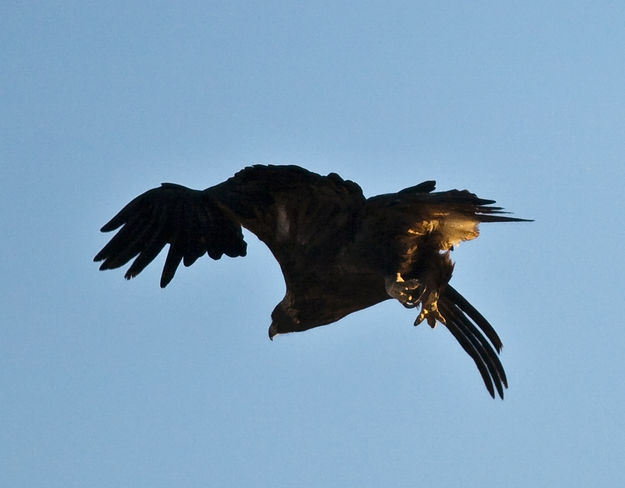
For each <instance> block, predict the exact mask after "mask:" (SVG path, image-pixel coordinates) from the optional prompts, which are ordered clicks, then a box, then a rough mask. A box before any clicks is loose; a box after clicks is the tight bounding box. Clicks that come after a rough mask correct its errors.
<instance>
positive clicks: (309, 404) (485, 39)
mask: <svg viewBox="0 0 625 488" xmlns="http://www.w3.org/2000/svg"><path fill="white" fill-rule="evenodd" d="M624 21H625V6H624V4H623V3H622V2H576V1H573V2H570V1H569V2H444V1H443V2H441V1H436V2H398V1H385V2H366V3H365V4H362V3H360V2H336V1H334V2H306V3H304V2H272V1H264V2H236V1H228V2H153V3H150V4H148V3H138V2H108V3H106V4H102V3H99V2H82V1H81V2H70V1H67V2H40V3H31V4H28V5H25V4H19V3H17V2H3V3H2V5H1V6H0V63H1V65H2V66H3V68H2V70H1V72H0V97H1V105H2V107H3V108H2V111H1V114H0V124H1V125H0V133H1V134H2V137H0V162H1V164H2V174H3V182H4V186H3V190H2V192H0V205H1V208H2V209H3V211H2V214H1V217H0V218H1V219H2V227H3V229H4V230H5V232H4V236H3V239H2V241H1V244H0V246H1V253H0V272H1V274H2V277H3V279H2V282H1V284H0V296H2V301H3V306H2V308H1V311H0V321H1V323H2V326H1V328H0V396H1V397H2V399H1V401H0V484H1V485H2V486H29V487H46V488H50V487H74V486H75V487H84V486H90V487H111V486H134V487H142V486H150V487H160V486H188V487H195V486H197V487H199V486H259V487H264V486H272V487H276V486H295V485H297V486H302V487H309V486H310V487H312V486H341V487H348V486H358V487H368V486H371V487H374V486H398V487H400V486H419V485H421V486H438V487H448V486H450V487H451V486H465V487H478V486H480V487H481V486H487V485H488V484H491V483H492V484H493V485H497V486H506V487H508V486H510V487H516V486H519V487H525V486H535V487H542V486H545V487H551V486H589V485H592V486H614V483H615V480H617V479H620V478H621V476H622V465H623V460H624V459H625V434H624V432H625V415H624V414H623V411H622V406H623V405H624V404H625V391H624V388H623V377H624V373H625V359H624V358H623V353H622V352H623V350H624V348H625V328H624V327H623V316H622V312H621V308H622V304H623V298H622V290H623V284H622V274H623V268H624V259H623V254H622V253H621V252H619V250H618V249H619V246H620V244H621V243H622V241H623V228H624V227H623V214H624V211H625V203H624V198H623V195H622V188H623V183H624V182H625V165H624V164H623V162H624V161H625V90H624V88H623V87H625V63H624V62H623V61H624V59H625V31H624V30H623V22H624ZM250 163H275V164H290V163H296V164H300V165H302V166H305V167H307V168H308V169H311V170H313V171H317V172H320V173H328V172H330V171H335V172H338V173H339V174H341V175H342V176H343V177H345V178H350V179H354V180H355V181H357V182H358V183H359V184H360V185H361V186H362V187H363V190H364V192H365V194H366V195H368V196H370V195H374V194H378V193H385V192H391V191H396V190H399V189H401V188H403V187H406V186H411V185H413V184H415V183H417V182H420V181H423V180H426V179H436V180H437V181H438V188H439V189H449V188H468V189H470V190H472V191H474V192H476V193H477V194H478V195H480V196H483V197H485V198H494V199H496V200H497V201H498V203H500V204H501V205H503V206H504V207H506V208H507V209H509V210H511V211H513V212H515V215H518V216H521V217H527V218H533V219H535V222H534V223H531V224H493V225H483V226H482V234H481V236H480V238H479V239H477V240H476V241H472V242H469V243H465V244H463V245H461V246H460V247H459V248H458V249H457V250H456V251H455V252H454V256H453V258H454V260H455V261H456V268H455V273H454V277H453V281H452V282H453V284H454V286H455V287H456V288H457V289H459V290H460V291H461V293H463V294H464V295H465V296H466V297H467V298H468V299H469V300H470V301H471V302H472V303H473V304H474V305H475V306H476V307H477V308H478V309H479V310H480V311H481V312H482V313H483V314H484V315H486V317H487V318H488V319H489V320H490V321H491V322H492V323H493V324H494V326H495V327H496V329H497V330H498V332H499V334H500V335H501V337H502V339H503V342H504V349H503V353H502V361H503V363H504V366H505V367H506V371H507V373H508V377H509V380H510V389H509V390H507V392H506V398H505V400H504V401H503V402H502V401H493V400H492V399H491V398H490V397H489V396H488V394H487V393H486V391H485V390H484V388H483V385H482V382H481V379H480V377H479V374H478V373H477V370H476V369H475V367H474V365H473V363H472V361H471V359H470V358H469V357H468V356H466V355H465V353H464V352H463V351H462V349H461V348H460V346H458V344H457V343H456V342H455V341H454V339H453V337H452V336H451V335H450V334H449V333H448V332H447V331H446V330H445V329H444V328H443V327H437V328H436V329H435V330H431V329H430V328H429V327H425V326H421V327H418V328H416V329H415V328H413V327H412V322H413V320H414V312H412V311H409V310H406V309H404V308H403V307H401V306H400V305H399V304H398V303H393V302H390V301H388V302H386V303H383V304H381V305H378V306H376V307H374V308H371V309H368V310H365V311H362V312H358V313H356V314H353V315H351V316H349V317H347V318H345V319H343V320H342V321H340V322H339V323H338V324H335V325H332V326H328V327H322V328H318V329H315V330H312V331H309V332H305V333H301V334H292V335H289V336H284V337H278V338H277V339H276V340H275V341H273V342H270V341H269V340H268V339H267V335H266V334H267V327H268V325H269V314H270V312H271V310H272V309H273V307H274V305H275V304H276V303H277V302H278V301H279V300H280V299H281V298H282V295H283V293H284V284H283V281H282V277H281V274H280V271H279V268H278V265H277V263H275V261H274V260H273V258H272V257H271V255H270V253H269V251H268V250H267V248H266V247H265V246H264V245H263V244H262V243H260V242H259V241H258V240H257V239H256V238H255V237H254V236H253V235H250V234H249V233H248V234H247V241H248V244H249V248H248V249H249V252H248V256H247V257H246V258H244V259H222V260H220V261H211V260H210V259H208V258H203V259H201V260H199V261H198V262H197V263H196V264H195V265H194V266H192V267H191V268H188V269H186V268H185V269H181V270H180V271H179V272H178V273H177V275H176V278H175V279H174V281H173V282H172V283H171V284H170V286H169V287H167V288H166V289H165V290H161V289H160V288H159V287H158V278H159V275H160V268H161V266H162V263H163V260H164V257H163V256H160V257H159V258H158V259H157V260H156V261H155V262H154V263H153V264H152V265H151V266H150V267H149V268H148V269H146V270H145V271H144V273H142V274H141V275H140V277H138V278H137V279H135V280H132V281H131V282H126V281H125V280H123V278H122V275H123V273H122V272H121V271H114V272H106V273H101V272H99V271H98V270H97V266H96V265H95V264H94V263H92V262H91V259H92V257H93V256H94V255H95V253H96V252H97V251H98V250H99V249H100V248H101V247H102V245H104V243H105V242H106V240H107V236H105V235H101V234H100V233H99V232H98V229H99V228H100V226H101V225H102V224H104V223H105V222H106V221H107V220H108V219H109V218H110V217H111V216H112V215H113V214H114V213H115V212H117V210H119V209H120V208H121V206H122V205H124V204H125V203H126V202H127V201H129V200H130V199H131V198H132V197H134V196H135V195H137V194H139V193H141V192H143V191H145V190H147V189H149V188H151V187H154V186H156V185H158V184H159V183H161V182H163V181H172V182H177V183H180V184H184V185H187V186H190V187H194V188H204V187H207V186H211V185H213V184H215V183H218V182H220V181H222V180H224V179H226V178H227V177H229V176H231V175H232V174H233V173H234V172H236V171H237V170H238V169H240V168H242V167H243V166H245V165H247V164H250Z"/></svg>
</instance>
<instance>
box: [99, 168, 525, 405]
mask: <svg viewBox="0 0 625 488" xmlns="http://www.w3.org/2000/svg"><path fill="white" fill-rule="evenodd" d="M434 188H435V183H434V182H433V181H426V182H423V183H421V184H418V185H415V186H413V187H410V188H406V189H404V190H402V191H400V192H397V193H390V194H384V195H378V196H374V197H371V198H365V197H364V195H363V192H362V190H361V188H360V186H358V185H357V184H356V183H354V182H352V181H349V180H343V179H342V178H341V177H340V176H338V175H337V174H335V173H330V174H328V175H327V176H321V175H318V174H316V173H313V172H310V171H308V170H306V169H304V168H301V167H299V166H273V165H269V166H263V165H255V166H251V167H247V168H245V169H243V170H241V171H239V172H238V173H236V174H235V175H234V176H233V177H232V178H229V179H228V180H226V181H224V182H223V183H220V184H217V185H215V186H212V187H210V188H207V189H206V190H202V191H200V190H192V189H189V188H186V187H184V186H181V185H176V184H172V183H163V184H162V185H161V186H160V187H158V188H154V189H152V190H149V191H147V192H145V193H143V194H142V195H140V196H138V197H136V198H135V199H134V200H132V201H131V202H130V203H129V204H128V205H126V206H125V207H124V208H123V209H122V210H121V211H120V212H119V213H118V214H117V215H116V216H115V217H113V218H112V219H111V220H110V221H109V222H108V223H107V224H105V225H104V226H103V227H102V231H103V232H108V231H111V230H115V229H117V228H119V227H121V229H120V230H119V231H118V232H117V234H116V235H115V236H114V237H113V238H112V239H111V240H110V241H109V243H108V244H106V245H105V246H104V248H103V249H102V250H101V251H100V252H99V253H98V254H97V255H96V257H95V259H94V260H95V261H102V264H101V266H100V269H102V270H104V269H112V268H118V267H120V266H123V265H125V264H126V263H128V262H129V261H131V260H133V259H134V261H133V262H132V264H131V265H130V267H129V269H128V270H127V272H126V274H125V277H126V278H128V279H129V278H132V277H134V276H136V275H137V274H139V273H140V272H141V271H142V270H143V269H144V268H145V267H146V266H147V265H148V264H149V263H150V262H151V261H152V260H153V259H154V258H155V257H156V256H157V255H158V254H159V253H160V251H161V250H162V249H163V247H165V245H166V244H169V251H168V254H167V258H166V261H165V265H164V268H163V273H162V275H161V287H165V286H166V285H167V284H168V283H169V282H170V281H171V279H172V278H173V276H174V273H175V271H176V269H177V268H178V265H179V264H180V262H183V263H184V265H185V266H190V265H191V264H193V263H194V262H195V260H196V259H198V258H199V257H201V256H202V255H204V254H208V255H209V257H211V258H213V259H219V258H220V257H221V256H222V255H224V254H225V255H227V256H229V257H238V256H245V254H246V243H245V241H244V239H243V232H242V228H245V229H247V230H249V231H250V232H252V233H254V234H255V235H256V236H257V237H258V238H259V239H260V240H261V241H263V242H264V243H265V244H266V245H267V246H268V247H269V249H270V250H271V252H272V253H273V255H274V257H275V258H276V260H277V261H278V263H279V264H280V267H281V270H282V274H283V276H284V280H285V283H286V294H285V296H284V298H283V299H282V301H281V302H280V303H279V304H278V305H277V306H276V307H275V308H274V310H273V312H272V314H271V319H272V321H271V325H270V327H269V337H270V338H273V337H274V336H275V335H276V334H284V333H288V332H297V331H304V330H307V329H310V328H313V327H318V326H321V325H326V324H330V323H333V322H336V321H337V320H339V319H341V318H342V317H344V316H346V315H348V314H350V313H352V312H355V311H358V310H362V309H365V308H368V307H371V306H373V305H375V304H377V303H379V302H382V301H384V300H388V299H396V300H398V301H399V302H400V303H402V305H404V306H405V307H407V308H415V307H417V306H420V307H421V311H420V313H419V315H418V316H417V318H416V321H415V325H417V324H418V323H420V322H421V321H423V320H426V321H427V322H428V324H429V325H431V326H432V327H433V326H434V325H435V324H436V323H437V322H440V323H443V324H444V325H445V326H446V327H447V328H448V329H449V330H450V332H451V333H452V334H453V335H454V337H456V339H457V340H458V342H459V343H460V345H461V346H462V347H463V348H464V349H465V351H467V353H468V354H469V355H470V356H471V357H472V358H473V360H474V361H475V363H476V365H477V367H478V370H479V372H480V374H481V376H482V379H483V380H484V383H485V385H486V387H487V389H488V391H489V392H490V394H491V395H492V396H494V394H495V390H497V393H498V394H499V396H500V397H502V398H503V388H504V387H507V380H506V376H505V373H504V370H503V367H502V365H501V362H500V361H499V358H498V356H497V353H496V352H495V350H496V351H497V352H499V350H500V349H501V341H500V339H499V337H498V335H497V333H496V332H495V331H494V329H493V328H492V327H491V325H490V324H489V323H488V321H486V319H485V318H484V317H483V316H482V315H481V314H480V313H479V312H478V311H477V310H476V309H475V308H474V307H472V306H471V305H470V304H469V302H468V301H467V300H465V299H464V298H463V297H462V296H461V295H460V294H459V293H458V292H457V291H456V290H455V289H454V288H452V287H451V285H449V280H450V279H451V275H452V271H453V263H452V261H451V259H450V255H449V253H450V250H452V249H453V246H455V245H457V244H458V243H460V242H462V241H466V240H470V239H474V238H475V237H477V235H478V224H479V223H481V222H510V221H520V220H522V219H517V218H513V217H509V216H506V215H503V212H502V211H501V208H500V207H494V206H492V204H493V203H494V201H492V200H483V199H480V198H478V197H477V196H475V195H474V194H472V193H470V192H468V191H466V190H462V191H459V190H451V191H447V192H434Z"/></svg>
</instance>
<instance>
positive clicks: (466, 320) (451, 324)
mask: <svg viewBox="0 0 625 488" xmlns="http://www.w3.org/2000/svg"><path fill="white" fill-rule="evenodd" d="M438 309H439V311H440V313H441V315H442V316H443V317H444V318H445V327H447V329H449V331H450V332H451V333H452V335H453V336H454V337H455V338H456V340H457V341H458V342H459V343H460V345H461V346H462V348H463V349H464V350H465V351H466V352H467V354H468V355H469V356H471V358H472V359H473V361H475V364H476V366H477V369H478V371H479V372H480V375H481V376H482V380H484V384H485V385H486V389H487V390H488V391H489V393H490V395H491V396H492V397H494V396H495V391H494V389H493V385H494V387H495V389H496V390H497V393H498V394H499V397H500V398H503V389H504V387H505V388H507V387H508V380H507V378H506V373H505V371H504V369H503V366H502V364H501V361H500V360H499V356H498V355H497V353H498V352H500V351H501V347H502V343H501V339H499V336H498V335H497V332H495V329H493V327H492V326H491V325H490V324H489V323H488V321H487V320H486V319H485V318H484V316H483V315H482V314H481V313H479V312H478V311H477V310H476V309H475V308H474V307H473V306H472V305H471V304H470V303H469V302H468V301H467V300H466V299H465V298H464V297H463V296H462V295H461V294H460V293H458V292H457V291H456V290H455V289H454V288H453V287H452V286H450V285H447V287H446V288H445V289H444V290H443V291H442V293H441V295H440V298H439V300H438ZM495 351H496V352H495Z"/></svg>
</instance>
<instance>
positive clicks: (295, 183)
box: [94, 166, 364, 287]
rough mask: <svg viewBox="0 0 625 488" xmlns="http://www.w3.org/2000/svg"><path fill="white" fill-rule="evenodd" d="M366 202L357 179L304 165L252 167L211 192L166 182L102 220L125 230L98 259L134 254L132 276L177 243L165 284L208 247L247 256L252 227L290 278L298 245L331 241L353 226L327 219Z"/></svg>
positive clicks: (216, 254) (114, 261)
mask: <svg viewBox="0 0 625 488" xmlns="http://www.w3.org/2000/svg"><path fill="white" fill-rule="evenodd" d="M359 201H364V197H363V196H362V191H361V190H360V187H358V185H356V184H355V183H352V182H349V181H343V180H342V179H341V178H340V177H339V176H338V175H335V174H330V175H328V176H320V175H318V174H315V173H311V172H309V171H307V170H305V169H303V168H299V167H297V166H252V167H249V168H246V169H244V170H242V171H240V172H238V173H237V174H236V175H235V176H233V177H232V178H230V179H228V180H227V181H225V182H223V183H220V184H218V185H216V186H214V187H211V188H208V189H206V190H203V191H200V190H192V189H190V188H186V187H184V186H181V185H175V184H172V183H163V184H162V185H161V186H160V187H159V188H154V189H152V190H149V191H147V192H145V193H143V194H142V195H139V196H138V197H136V198H135V199H134V200H132V201H131V202H130V203H129V204H128V205H126V206H125V207H124V208H123V209H122V210H121V211H120V212H119V213H118V214H117V215H116V216H115V217H113V218H112V219H111V220H110V221H109V222H108V223H107V224H105V225H104V226H103V227H102V229H101V230H102V232H109V231H112V230H115V229H117V228H119V227H121V229H120V230H119V231H118V232H117V234H116V235H115V236H114V237H113V238H112V239H111V240H110V241H109V243H108V244H106V246H104V248H103V249H102V250H101V251H100V252H99V253H98V254H97V255H96V256H95V258H94V260H95V261H102V264H101V266H100V269H102V270H105V269H113V268H118V267H120V266H124V265H125V264H126V263H128V262H129V261H130V260H132V259H134V261H133V263H132V264H131V266H130V268H129V269H128V271H127V272H126V274H125V277H126V278H127V279H130V278H132V277H134V276H136V275H137V274H139V273H140V272H141V271H142V270H143V269H144V268H145V267H146V266H147V265H148V264H149V263H150V262H151V261H152V260H153V259H154V258H155V257H156V256H157V255H158V254H159V253H160V252H161V250H162V249H163V248H164V247H165V245H166V244H169V252H168V254H167V259H166V261H165V266H164V268H163V273H162V275H161V287H165V286H166V285H167V284H168V283H169V282H170V281H171V279H172V278H173V276H174V274H175V272H176V269H177V268H178V266H179V264H180V262H181V261H182V262H183V263H184V265H185V266H190V265H191V264H193V263H194V262H195V261H196V260H197V259H198V258H199V257H200V256H202V255H204V254H208V255H209V256H210V257H211V258H213V259H219V258H220V257H221V256H222V255H223V254H226V255H227V256H230V257H237V256H245V254H246V243H245V241H244V240H243V233H242V229H241V226H244V227H246V228H248V229H249V230H251V231H252V232H254V233H255V234H256V235H257V236H258V237H259V238H260V239H261V240H262V241H263V242H265V243H266V244H267V245H268V246H269V248H270V249H271V251H272V252H273V254H274V255H275V256H276V258H277V259H278V261H279V263H280V265H281V267H282V270H283V272H284V274H285V278H287V274H290V273H289V270H290V266H289V260H290V259H292V257H291V256H292V250H293V248H294V247H304V246H305V247H306V249H308V252H309V253H312V252H314V249H315V248H317V249H320V248H324V247H325V248H327V247H328V246H324V245H323V243H324V242H327V239H330V238H331V237H332V234H333V232H334V231H335V230H337V229H339V231H345V227H334V226H332V225H327V224H328V222H329V220H330V219H331V218H334V219H335V220H336V219H339V220H341V219H343V220H346V219H349V212H340V211H339V210H343V209H345V208H348V207H350V206H353V205H357V202H359ZM339 223H340V222H339ZM333 229H334V230H333ZM315 244H317V245H315ZM287 281H288V279H287Z"/></svg>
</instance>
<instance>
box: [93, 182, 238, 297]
mask: <svg viewBox="0 0 625 488" xmlns="http://www.w3.org/2000/svg"><path fill="white" fill-rule="evenodd" d="M121 226H123V227H122V228H121V229H120V230H119V231H118V232H117V234H116V235H115V236H114V237H113V238H112V239H111V240H110V241H109V242H108V244H106V246H104V247H103V248H102V250H101V251H100V252H99V253H98V254H97V255H96V256H95V258H94V261H103V262H102V264H101V265H100V269H101V270H105V269H113V268H119V267H120V266H123V265H125V264H126V263H128V262H129V261H130V260H131V259H133V258H136V259H135V260H134V261H133V263H132V265H131V266H130V268H128V271H126V274H125V277H126V279H130V278H134V277H135V276H137V275H138V274H139V273H140V272H141V271H143V269H144V268H145V267H146V266H147V265H148V264H149V263H150V262H151V261H152V260H153V259H154V258H155V257H156V256H157V255H158V254H159V253H160V252H161V250H162V249H163V247H165V245H166V244H169V252H168V253H167V259H166V260H165V266H164V268H163V273H162V275H161V287H165V286H167V284H168V283H169V282H170V281H171V279H172V278H173V277H174V274H175V272H176V269H177V268H178V265H179V264H180V261H184V264H185V266H190V265H191V264H193V263H194V262H195V261H196V260H197V259H198V258H199V257H200V256H202V255H203V254H205V253H206V254H208V255H209V256H210V257H211V258H213V259H219V258H220V257H221V256H222V255H223V254H226V255H227V256H230V257H236V256H245V253H246V243H245V241H244V240H243V233H242V232H241V226H240V225H239V224H238V223H237V222H236V221H234V220H232V219H231V218H229V217H228V216H227V215H226V214H224V212H223V211H222V210H221V209H220V207H219V204H218V202H216V201H215V200H214V199H213V198H211V196H210V194H208V193H206V192H203V191H198V190H191V189H190V188H186V187H184V186H181V185H175V184H172V183H163V184H162V185H161V186H160V187H159V188H154V189H152V190H149V191H147V192H145V193H143V194H142V195H139V196H138V197H136V198H135V199H134V200H132V201H131V202H130V203H129V204H128V205H126V206H125V207H124V208H123V209H122V210H121V211H120V212H119V213H118V214H117V215H115V217H113V218H112V219H111V220H110V221H109V222H108V223H106V224H105V225H104V226H103V227H102V229H101V231H102V232H109V231H112V230H115V229H117V228H118V227H121Z"/></svg>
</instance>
